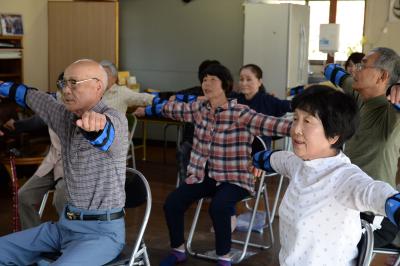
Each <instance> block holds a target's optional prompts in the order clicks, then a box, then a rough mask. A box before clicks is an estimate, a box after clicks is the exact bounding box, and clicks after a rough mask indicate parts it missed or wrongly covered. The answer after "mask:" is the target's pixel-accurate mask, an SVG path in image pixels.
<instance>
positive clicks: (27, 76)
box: [0, 0, 48, 90]
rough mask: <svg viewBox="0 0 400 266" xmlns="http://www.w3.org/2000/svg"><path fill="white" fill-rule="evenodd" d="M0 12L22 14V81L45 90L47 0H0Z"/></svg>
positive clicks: (46, 72)
mask: <svg viewBox="0 0 400 266" xmlns="http://www.w3.org/2000/svg"><path fill="white" fill-rule="evenodd" d="M0 13H14V14H22V22H23V27H24V39H23V46H24V47H23V48H24V61H23V72H24V82H25V83H26V84H28V85H29V86H32V87H36V88H38V89H42V90H47V89H48V71H47V69H48V59H47V45H48V44H47V0H0Z"/></svg>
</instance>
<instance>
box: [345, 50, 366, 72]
mask: <svg viewBox="0 0 400 266" xmlns="http://www.w3.org/2000/svg"><path fill="white" fill-rule="evenodd" d="M364 56H365V54H363V53H358V52H354V53H352V54H351V55H350V56H349V58H347V60H346V63H344V69H347V67H348V66H349V65H350V62H353V64H358V63H361V60H362V59H363V58H364Z"/></svg>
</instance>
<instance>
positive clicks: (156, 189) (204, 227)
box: [0, 146, 386, 266]
mask: <svg viewBox="0 0 400 266" xmlns="http://www.w3.org/2000/svg"><path fill="white" fill-rule="evenodd" d="M140 158H141V151H140V150H137V152H136V162H137V169H138V170H140V171H142V173H143V174H144V175H145V176H146V178H147V179H148V181H149V183H150V187H151V190H152V195H153V206H152V212H151V216H150V221H149V224H148V227H147V230H146V232H145V243H146V245H147V247H148V249H149V255H150V261H151V264H152V265H158V264H159V262H160V260H161V259H162V258H163V257H164V256H165V255H167V254H168V251H169V240H168V239H169V238H168V231H167V227H166V225H165V219H164V216H163V211H162V205H163V203H164V200H165V198H166V196H167V195H168V193H169V192H170V191H172V190H173V189H174V188H175V184H176V161H175V149H174V148H173V147H172V146H171V147H170V148H168V149H167V156H166V162H165V163H164V162H163V149H162V148H160V147H155V146H150V147H148V160H147V161H141V160H140ZM21 182H23V180H21ZM3 183H4V182H3ZM286 185H287V184H285V186H286ZM276 187H277V180H270V181H269V189H268V190H269V195H270V205H272V198H273V197H274V195H275V194H274V192H275V191H276ZM240 209H242V208H240V207H239V210H240ZM0 211H1V219H0V236H1V235H4V234H8V233H10V232H11V191H10V188H9V187H8V186H6V185H2V186H1V187H0ZM142 213H143V210H142V209H133V210H132V209H128V210H127V216H126V224H127V241H128V242H129V241H132V239H133V238H134V237H135V235H136V231H137V229H138V225H139V224H140V223H141V219H142ZM193 213H194V207H193V208H192V209H190V210H189V211H188V213H187V216H186V220H185V221H186V224H185V227H186V233H188V231H189V227H190V223H191V221H192V217H193ZM44 219H45V220H56V219H57V216H56V214H55V211H54V208H52V207H51V206H50V204H48V205H47V208H46V210H45V214H44ZM278 223H279V217H275V221H274V225H273V231H274V236H275V244H274V246H273V247H272V248H271V249H269V250H265V251H257V252H258V253H257V254H256V255H254V256H251V257H250V258H248V259H246V260H244V261H243V262H242V263H241V264H240V265H248V266H253V265H254V266H255V265H257V266H258V265H264V266H277V265H279V263H278V253H279V233H278ZM210 227H211V223H210V219H209V218H208V213H207V211H202V213H201V215H200V221H199V225H198V231H197V232H198V234H197V237H196V239H195V241H194V243H193V248H194V249H196V250H199V251H203V250H211V249H213V247H214V244H213V243H214V242H213V239H214V236H213V234H212V233H211V232H210ZM242 236H243V235H242V233H234V237H238V238H240V237H242ZM267 239H268V238H267V233H266V232H264V234H255V240H258V241H260V240H267ZM233 247H235V246H233ZM253 251H254V250H253ZM385 259H386V258H385V257H383V256H376V258H375V260H374V262H373V263H372V264H371V265H373V266H378V265H379V266H382V265H385V263H384V261H385ZM185 265H193V266H199V265H215V262H211V261H206V260H202V259H198V258H193V257H190V258H189V260H188V261H187V263H186V264H185Z"/></svg>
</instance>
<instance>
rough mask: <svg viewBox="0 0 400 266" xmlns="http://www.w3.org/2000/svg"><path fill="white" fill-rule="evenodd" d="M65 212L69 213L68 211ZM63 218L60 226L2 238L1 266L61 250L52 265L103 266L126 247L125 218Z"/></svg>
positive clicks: (28, 261)
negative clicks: (105, 219)
mask: <svg viewBox="0 0 400 266" xmlns="http://www.w3.org/2000/svg"><path fill="white" fill-rule="evenodd" d="M68 208H69V210H71V211H74V212H81V213H83V214H105V213H114V212H118V211H121V209H120V208H119V209H111V210H81V209H78V208H74V207H72V206H68ZM64 213H65V212H64ZM64 213H63V215H61V217H60V220H59V221H58V222H57V223H53V222H47V223H43V224H41V225H39V226H37V227H34V228H31V229H27V230H24V231H20V232H16V233H13V234H9V235H6V236H3V237H0V265H29V264H33V263H35V262H37V261H39V260H40V259H41V257H40V254H41V253H42V252H56V251H61V252H62V255H61V257H60V258H59V259H57V261H56V262H54V263H53V264H52V265H71V266H72V265H102V264H105V263H107V262H109V261H111V260H113V259H114V258H115V257H117V256H118V254H119V253H120V252H121V250H122V249H123V247H124V244H125V221H124V218H120V219H116V220H112V221H81V220H73V221H71V220H68V219H66V218H65V215H64Z"/></svg>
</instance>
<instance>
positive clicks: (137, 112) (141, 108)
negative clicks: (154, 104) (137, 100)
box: [133, 107, 146, 117]
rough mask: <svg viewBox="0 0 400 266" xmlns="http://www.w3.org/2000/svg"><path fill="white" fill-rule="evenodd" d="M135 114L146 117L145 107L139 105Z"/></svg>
mask: <svg viewBox="0 0 400 266" xmlns="http://www.w3.org/2000/svg"><path fill="white" fill-rule="evenodd" d="M133 114H134V115H135V116H136V117H144V116H145V115H146V113H145V108H144V107H138V108H137V109H136V110H135V112H133Z"/></svg>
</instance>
